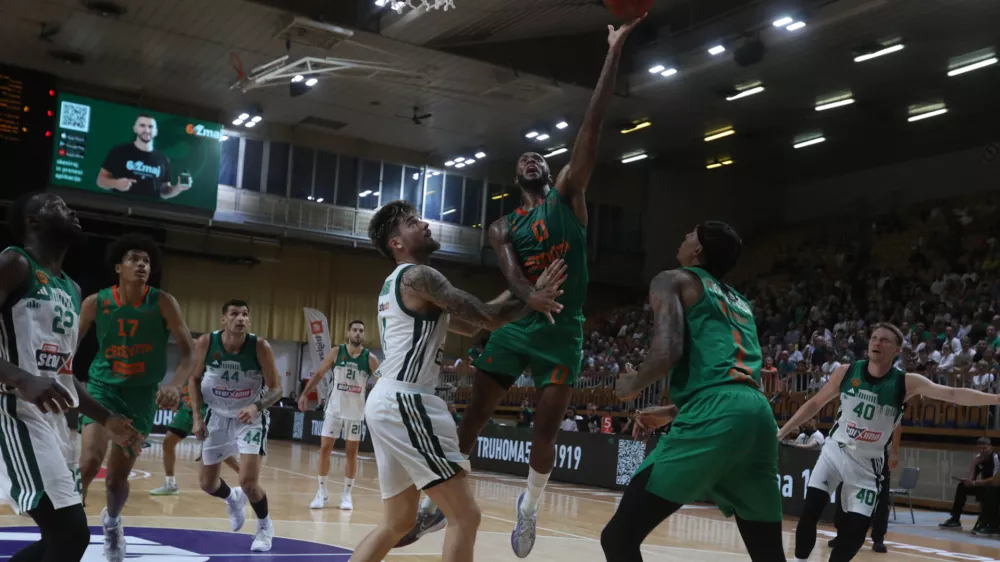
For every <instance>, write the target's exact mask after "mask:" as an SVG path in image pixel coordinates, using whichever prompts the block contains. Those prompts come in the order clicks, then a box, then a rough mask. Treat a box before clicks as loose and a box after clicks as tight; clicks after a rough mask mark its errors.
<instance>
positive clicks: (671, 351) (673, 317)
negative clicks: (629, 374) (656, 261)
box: [639, 272, 685, 386]
mask: <svg viewBox="0 0 1000 562" xmlns="http://www.w3.org/2000/svg"><path fill="white" fill-rule="evenodd" d="M672 276H673V273H672V272H664V273H660V274H659V275H657V276H656V277H655V278H654V279H653V282H652V283H651V284H650V287H649V304H650V307H651V308H652V309H653V315H654V318H653V323H654V327H653V337H652V338H651V341H650V347H649V355H648V356H647V357H646V359H645V360H644V361H643V362H642V364H641V365H640V366H639V384H640V385H643V386H646V385H649V384H652V383H653V382H655V381H656V380H658V379H661V378H663V377H666V376H667V374H668V373H669V372H670V369H672V368H673V367H674V365H675V364H676V363H677V361H678V360H680V358H681V355H683V353H684V335H685V334H684V330H685V326H684V304H683V303H682V302H681V295H680V288H679V287H678V285H677V284H676V283H674V280H673V277H672Z"/></svg>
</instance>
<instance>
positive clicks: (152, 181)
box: [51, 94, 222, 211]
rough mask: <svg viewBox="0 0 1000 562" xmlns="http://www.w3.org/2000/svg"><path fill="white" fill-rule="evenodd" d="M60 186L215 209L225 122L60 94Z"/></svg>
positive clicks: (56, 175) (56, 176) (56, 153)
mask: <svg viewBox="0 0 1000 562" xmlns="http://www.w3.org/2000/svg"><path fill="white" fill-rule="evenodd" d="M55 125H56V129H55V135H54V137H55V138H54V139H53V140H54V142H53V143H52V144H53V159H52V177H51V182H52V184H53V185H58V186H63V187H72V188H77V189H83V190H87V191H93V192H97V193H106V194H112V195H116V196H120V197H126V198H130V199H137V200H145V201H154V202H162V203H169V204H174V205H185V206H188V207H198V208H200V209H205V210H208V211H214V210H215V204H216V196H217V192H218V188H219V152H220V144H221V140H222V125H220V124H219V123H210V122H205V121H199V120H196V119H190V118H188V117H180V116H177V115H171V114H169V113H160V112H158V111H148V110H145V109H142V108H137V107H130V106H125V105H119V104H116V103H110V102H105V101H99V100H94V99H89V98H83V97H79V96H74V95H70V94H60V95H59V101H58V116H57V119H56V124H55Z"/></svg>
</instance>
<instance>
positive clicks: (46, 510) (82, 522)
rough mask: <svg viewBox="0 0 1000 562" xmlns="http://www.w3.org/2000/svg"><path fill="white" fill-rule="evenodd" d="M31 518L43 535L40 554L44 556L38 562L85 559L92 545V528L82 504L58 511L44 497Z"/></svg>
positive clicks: (31, 513) (32, 511) (63, 561)
mask: <svg viewBox="0 0 1000 562" xmlns="http://www.w3.org/2000/svg"><path fill="white" fill-rule="evenodd" d="M30 515H31V518H32V519H34V520H35V522H36V523H37V524H38V529H39V530H40V531H41V533H42V540H41V543H42V544H43V545H44V548H42V549H39V550H38V552H39V553H41V552H42V551H44V554H43V555H42V556H41V558H38V559H37V561H38V562H79V561H80V560H81V559H82V558H83V555H84V553H85V552H86V551H87V546H88V545H89V544H90V529H89V528H88V527H87V514H86V513H84V511H83V506H82V505H80V504H76V505H71V506H69V507H64V508H61V509H55V508H54V507H53V506H52V502H51V500H49V498H48V496H45V497H43V498H42V500H41V501H40V502H39V504H38V508H36V509H33V510H31V512H30ZM33 546H34V545H33Z"/></svg>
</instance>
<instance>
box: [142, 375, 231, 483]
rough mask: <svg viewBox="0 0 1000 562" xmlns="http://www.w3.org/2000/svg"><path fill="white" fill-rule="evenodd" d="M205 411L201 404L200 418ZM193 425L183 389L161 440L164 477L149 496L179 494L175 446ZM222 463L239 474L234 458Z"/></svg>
mask: <svg viewBox="0 0 1000 562" xmlns="http://www.w3.org/2000/svg"><path fill="white" fill-rule="evenodd" d="M207 410H208V406H206V405H204V404H202V406H201V417H203V418H204V417H205V414H206V412H207ZM193 425H194V417H192V415H191V400H190V398H189V396H188V393H187V388H185V389H184V395H183V396H182V397H181V405H180V407H179V408H177V411H176V412H174V416H173V418H172V419H171V420H170V425H168V426H167V435H166V436H165V437H164V438H163V473H164V475H165V477H164V481H163V485H162V486H160V487H159V488H154V489H152V490H150V491H149V495H151V496H176V495H177V494H180V493H181V490H180V487H179V486H178V485H177V478H176V477H175V476H174V467H175V466H176V465H177V445H179V444H180V443H181V441H183V440H184V439H186V438H187V436H188V435H191V430H192V427H193ZM223 462H224V463H226V466H228V467H229V468H231V469H233V470H235V471H236V472H237V473H239V471H240V462H239V461H238V460H237V459H236V457H229V458H228V459H226V460H225V461H223Z"/></svg>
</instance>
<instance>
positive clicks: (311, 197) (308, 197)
mask: <svg viewBox="0 0 1000 562" xmlns="http://www.w3.org/2000/svg"><path fill="white" fill-rule="evenodd" d="M306 199H308V200H310V201H312V200H313V199H314V197H313V196H312V195H309V196H306Z"/></svg>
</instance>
